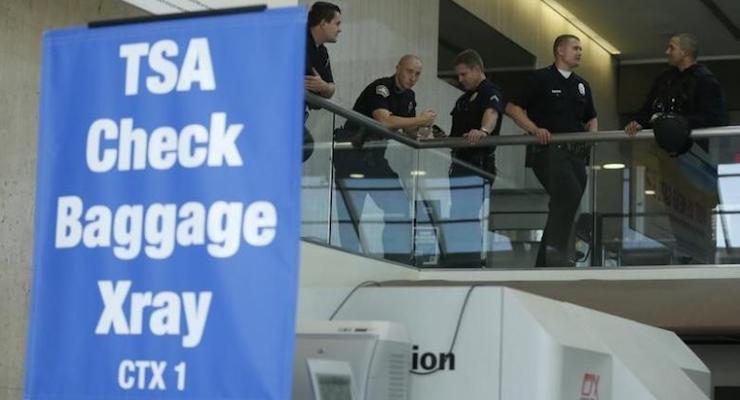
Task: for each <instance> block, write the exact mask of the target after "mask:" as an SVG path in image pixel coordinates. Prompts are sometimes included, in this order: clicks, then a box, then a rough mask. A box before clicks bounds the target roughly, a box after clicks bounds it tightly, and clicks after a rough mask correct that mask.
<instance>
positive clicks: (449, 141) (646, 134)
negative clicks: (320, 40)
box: [306, 92, 740, 149]
mask: <svg viewBox="0 0 740 400" xmlns="http://www.w3.org/2000/svg"><path fill="white" fill-rule="evenodd" d="M306 102H307V103H308V104H311V105H312V106H315V107H320V108H324V109H326V110H328V111H331V112H332V113H334V114H337V115H340V116H342V117H344V118H346V119H347V120H349V121H352V122H354V123H357V124H359V125H362V126H365V127H367V128H368V129H369V130H371V131H372V132H373V133H377V134H379V135H381V136H383V137H385V138H388V139H392V140H395V141H397V142H400V143H403V144H405V145H407V146H409V147H412V148H414V149H439V148H446V149H458V148H470V147H492V146H512V145H522V144H537V138H536V137H534V136H531V135H523V134H513V135H499V136H488V137H484V138H482V139H481V140H480V141H479V142H478V143H477V144H475V145H471V144H470V143H468V141H467V139H464V138H459V137H444V138H435V139H426V140H417V139H413V138H410V137H408V136H406V135H402V134H399V133H397V132H393V131H391V130H390V129H388V128H386V127H384V126H383V125H381V124H380V123H378V122H377V121H375V120H374V119H372V118H368V117H367V116H365V115H362V114H360V113H358V112H356V111H354V110H350V109H347V108H344V107H342V106H340V105H339V104H337V103H335V102H333V101H331V100H328V99H325V98H323V97H321V96H319V95H316V94H314V93H310V92H306ZM723 136H740V126H724V127H718V128H704V129H695V130H693V131H692V132H691V137H692V138H695V139H700V138H712V137H723ZM651 139H653V131H652V130H650V129H646V130H643V131H640V132H638V133H637V135H635V136H627V135H626V134H625V133H624V131H599V132H597V133H590V132H574V133H558V134H556V135H552V138H551V139H550V142H551V143H571V142H588V143H594V142H629V141H635V140H651Z"/></svg>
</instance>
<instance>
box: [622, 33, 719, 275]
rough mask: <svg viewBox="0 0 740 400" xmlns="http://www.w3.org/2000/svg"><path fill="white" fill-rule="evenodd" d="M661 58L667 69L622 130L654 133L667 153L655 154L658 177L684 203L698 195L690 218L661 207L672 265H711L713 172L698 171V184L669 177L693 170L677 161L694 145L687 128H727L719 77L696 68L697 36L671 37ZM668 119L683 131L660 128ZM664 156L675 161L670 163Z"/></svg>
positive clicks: (673, 205)
mask: <svg viewBox="0 0 740 400" xmlns="http://www.w3.org/2000/svg"><path fill="white" fill-rule="evenodd" d="M665 55H666V58H667V60H668V64H669V65H670V68H669V69H668V70H666V71H665V72H663V73H662V74H661V75H660V76H658V78H657V79H656V80H655V82H654V83H653V86H652V88H651V89H650V92H649V94H648V96H647V99H646V100H645V103H644V104H643V106H642V108H641V109H640V111H639V112H638V113H637V115H636V117H635V119H634V120H633V121H631V122H629V123H628V124H627V125H626V126H625V128H624V130H625V132H626V133H627V134H628V135H635V134H637V132H638V131H640V130H641V129H643V128H653V129H654V130H655V136H656V141H657V142H658V144H659V145H660V147H661V148H663V150H665V151H666V152H667V153H668V154H667V155H666V156H664V157H661V155H660V153H659V154H658V155H657V157H658V160H659V162H658V164H657V170H656V171H657V175H658V176H660V177H661V179H662V180H663V181H664V182H667V185H668V186H669V187H671V186H672V185H673V183H672V181H678V182H680V184H675V186H674V187H676V188H678V189H677V191H678V192H679V193H680V195H681V197H682V198H683V196H684V195H686V196H687V197H688V196H691V195H692V194H698V196H693V197H690V198H692V199H693V200H692V207H691V210H692V211H691V212H690V213H689V214H690V215H691V216H690V217H688V216H687V213H686V212H685V207H682V206H681V205H678V203H677V202H670V201H669V202H666V203H664V204H663V207H665V210H666V211H667V215H668V221H669V222H670V230H671V233H672V234H673V236H674V238H675V245H674V246H672V247H673V249H672V250H673V254H672V256H673V259H672V261H671V262H673V263H701V264H712V263H714V261H715V253H716V243H715V241H714V239H713V237H712V232H713V231H714V227H713V224H712V214H713V212H714V211H713V210H714V208H715V206H716V205H717V200H718V192H717V191H718V189H717V172H716V167H712V166H709V165H705V166H702V168H701V179H700V182H697V181H696V180H695V179H694V178H692V177H691V175H690V174H686V173H682V174H679V175H678V176H676V175H675V172H674V173H671V172H673V171H681V170H684V168H681V167H679V164H681V163H684V165H688V166H689V167H688V168H691V167H690V166H691V165H694V163H693V162H692V161H688V160H692V159H694V157H693V156H691V157H688V158H682V157H680V156H681V155H682V154H684V153H686V152H688V151H689V150H690V149H691V148H692V144H693V142H692V141H691V139H690V136H689V135H690V134H689V133H688V132H687V130H686V129H685V128H686V124H688V130H689V131H690V130H691V129H697V128H706V127H712V126H722V125H727V124H728V119H729V118H728V115H727V111H726V109H725V101H724V96H723V94H722V88H721V87H720V84H719V82H718V81H717V78H715V77H714V75H713V74H712V72H711V71H709V69H708V68H707V67H706V66H704V65H702V64H699V63H697V56H698V55H699V41H698V40H697V39H696V36H694V35H692V34H689V33H679V34H676V35H673V36H672V37H671V39H670V40H669V41H668V45H667V46H666V50H665ZM679 116H680V117H679ZM681 117H683V118H681ZM672 120H673V121H675V120H682V121H680V122H678V125H677V126H680V127H681V129H672V128H671V125H662V126H661V124H666V123H668V124H670V123H671V121H672ZM661 128H667V129H661ZM674 128H675V126H674ZM696 144H697V145H698V146H699V147H701V148H703V149H704V150H706V151H708V150H709V143H708V140H706V139H704V140H697V141H696ZM666 146H667V147H666ZM668 155H670V156H671V157H679V158H676V159H674V158H669V157H668ZM653 168H656V167H653ZM668 171H671V172H668ZM697 199H698V200H697Z"/></svg>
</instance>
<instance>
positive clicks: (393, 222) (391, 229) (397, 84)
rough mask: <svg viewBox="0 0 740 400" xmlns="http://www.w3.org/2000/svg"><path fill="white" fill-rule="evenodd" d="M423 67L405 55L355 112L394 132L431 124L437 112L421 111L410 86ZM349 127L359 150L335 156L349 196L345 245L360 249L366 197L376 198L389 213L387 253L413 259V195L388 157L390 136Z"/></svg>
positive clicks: (343, 216)
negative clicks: (358, 227) (418, 110)
mask: <svg viewBox="0 0 740 400" xmlns="http://www.w3.org/2000/svg"><path fill="white" fill-rule="evenodd" d="M421 69H422V63H421V60H420V59H419V57H417V56H414V55H405V56H403V57H402V58H401V60H400V61H399V62H398V65H397V66H396V73H395V75H393V76H389V77H386V78H380V79H377V80H375V81H374V82H372V83H371V84H369V85H368V86H367V87H366V88H365V89H364V90H363V91H362V93H361V94H360V96H359V97H358V98H357V101H356V102H355V105H354V107H353V110H355V111H357V112H359V113H361V114H363V115H366V116H368V117H370V118H373V119H375V120H376V121H378V122H379V123H381V124H382V125H383V126H385V127H386V128H388V129H390V130H402V131H407V132H413V131H415V130H417V129H418V128H419V127H430V126H432V124H433V123H434V119H435V118H436V116H437V114H436V113H435V112H434V111H432V110H426V111H424V112H423V113H421V114H420V115H418V116H417V115H416V95H415V94H414V91H413V90H412V89H411V88H412V87H413V86H414V85H415V84H416V82H417V81H418V79H419V76H420V75H421ZM344 131H345V132H350V135H352V136H353V137H354V138H355V140H354V143H355V145H356V146H357V147H359V148H355V149H352V150H339V151H336V152H335V156H334V167H335V180H336V184H337V189H338V190H339V193H338V196H337V198H338V199H343V200H344V202H343V203H344V204H338V207H337V210H338V216H339V235H340V240H341V242H342V243H341V245H342V247H344V248H348V249H351V250H359V249H358V247H360V234H359V232H358V231H357V230H356V227H357V226H358V224H357V223H358V222H359V219H360V218H359V215H360V213H361V212H362V209H363V207H364V204H365V199H366V198H367V197H371V198H372V199H373V201H374V202H375V204H377V205H378V207H380V208H381V209H382V210H383V212H384V216H383V222H384V226H383V234H382V235H383V252H384V257H385V258H387V259H393V260H397V261H403V262H408V261H410V259H411V258H410V255H411V225H410V214H409V199H408V198H407V197H406V195H405V193H404V191H403V188H402V186H401V183H400V180H399V177H398V174H396V172H395V171H393V169H391V167H390V165H389V164H388V160H386V158H385V143H386V142H387V140H386V139H384V138H383V137H382V136H379V135H376V134H373V133H370V132H367V131H366V130H365V129H364V128H362V127H360V126H358V125H357V124H353V123H351V122H348V123H347V124H346V125H345V129H344ZM366 252H367V249H366Z"/></svg>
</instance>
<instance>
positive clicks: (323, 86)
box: [303, 1, 342, 162]
mask: <svg viewBox="0 0 740 400" xmlns="http://www.w3.org/2000/svg"><path fill="white" fill-rule="evenodd" d="M341 24H342V12H341V10H340V9H339V7H337V6H336V5H334V4H332V3H327V2H324V1H317V2H316V3H314V4H313V6H311V10H309V12H308V23H307V25H308V32H307V34H306V73H305V79H304V87H305V88H306V90H307V91H309V92H312V93H315V94H318V95H319V96H322V97H325V98H327V99H329V98H331V97H332V96H334V91H335V86H334V76H333V75H332V72H331V63H330V62H329V52H328V51H327V50H326V46H324V43H336V41H337V37H338V36H339V33H340V32H342V29H341ZM309 108H311V107H310V106H309V105H308V104H307V105H306V109H305V114H304V120H308V109H309ZM313 143H314V139H313V136H312V135H311V132H310V131H309V130H308V127H306V126H304V127H303V161H304V162H305V161H306V160H308V158H309V157H311V154H312V153H313Z"/></svg>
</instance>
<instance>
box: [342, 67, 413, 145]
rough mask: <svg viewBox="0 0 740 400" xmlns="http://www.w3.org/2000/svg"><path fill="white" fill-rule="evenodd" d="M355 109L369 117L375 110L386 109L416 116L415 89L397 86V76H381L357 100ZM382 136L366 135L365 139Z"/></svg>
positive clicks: (398, 114)
mask: <svg viewBox="0 0 740 400" xmlns="http://www.w3.org/2000/svg"><path fill="white" fill-rule="evenodd" d="M352 109H353V110H355V111H357V112H359V113H360V114H363V115H365V116H367V117H369V118H372V117H373V111H375V110H379V109H386V110H388V111H390V113H391V114H392V115H395V116H397V117H415V116H416V94H415V93H414V91H413V90H411V89H407V90H402V89H401V88H399V87H398V86H396V77H395V75H394V76H389V77H386V78H380V79H377V80H375V81H374V82H373V83H371V84H369V85H368V86H367V87H366V88H365V89H364V90H363V91H362V93H360V96H359V97H358V98H357V101H355V106H354V107H352ZM380 138H381V137H380V136H375V135H371V136H370V137H368V136H366V137H365V139H380Z"/></svg>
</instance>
